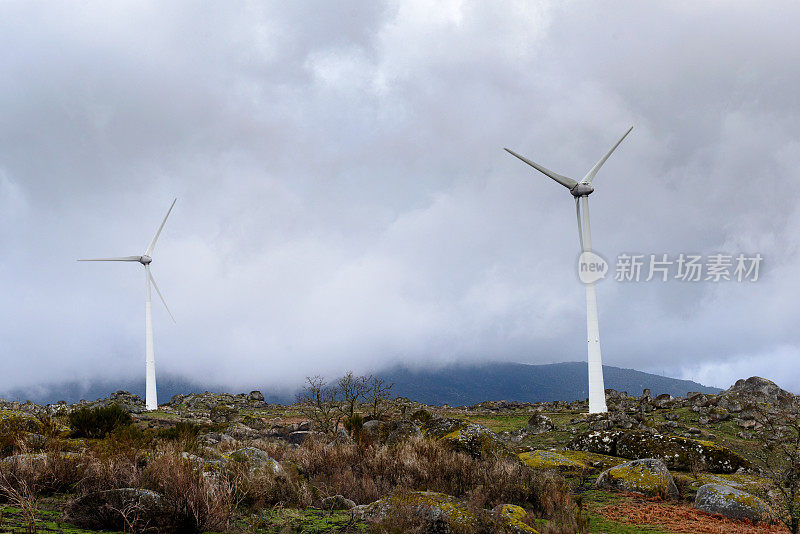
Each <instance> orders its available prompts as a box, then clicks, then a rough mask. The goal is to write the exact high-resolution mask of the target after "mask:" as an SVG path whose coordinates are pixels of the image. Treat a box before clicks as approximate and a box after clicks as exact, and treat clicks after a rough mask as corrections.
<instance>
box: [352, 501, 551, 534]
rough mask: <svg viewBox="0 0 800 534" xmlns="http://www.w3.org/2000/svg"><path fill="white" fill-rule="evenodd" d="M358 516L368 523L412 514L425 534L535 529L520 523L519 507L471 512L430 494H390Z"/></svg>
mask: <svg viewBox="0 0 800 534" xmlns="http://www.w3.org/2000/svg"><path fill="white" fill-rule="evenodd" d="M361 513H362V515H363V517H364V518H365V519H367V520H368V521H376V522H384V523H386V522H391V521H392V517H395V516H403V515H406V514H409V513H411V514H412V515H414V516H416V517H417V519H418V520H419V521H420V523H421V524H423V525H424V527H425V532H428V533H431V534H451V533H452V534H454V533H461V532H497V533H502V534H512V533H513V534H536V530H534V529H533V528H531V527H530V526H528V525H526V524H525V523H524V522H523V521H522V519H524V517H525V516H526V512H525V510H524V509H523V508H520V507H519V506H514V505H509V504H506V505H503V506H501V507H498V508H496V509H495V510H494V511H489V510H472V509H470V508H469V507H468V506H467V505H466V503H464V502H463V501H461V500H459V499H456V498H455V497H452V496H450V495H446V494H444V493H436V492H432V491H411V492H398V493H393V494H391V495H388V496H386V497H383V498H382V499H379V500H377V501H375V502H373V503H372V504H370V505H367V506H365V507H364V508H363V510H362V512H361Z"/></svg>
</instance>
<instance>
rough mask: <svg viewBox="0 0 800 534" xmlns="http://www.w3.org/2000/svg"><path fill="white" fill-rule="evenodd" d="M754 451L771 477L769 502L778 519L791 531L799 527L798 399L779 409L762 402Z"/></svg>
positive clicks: (799, 454)
mask: <svg viewBox="0 0 800 534" xmlns="http://www.w3.org/2000/svg"><path fill="white" fill-rule="evenodd" d="M758 413H759V416H758V422H759V423H760V426H759V428H758V430H757V431H756V439H757V440H758V442H759V445H760V447H759V448H758V450H757V451H756V453H755V456H756V459H757V461H758V464H759V467H760V468H761V471H762V473H763V474H764V475H765V476H766V477H767V478H768V479H769V481H770V486H771V492H770V495H769V497H770V499H769V500H770V501H771V502H772V503H774V510H775V512H776V514H777V515H778V519H780V521H781V522H783V523H784V524H785V525H786V526H787V527H789V529H790V530H791V532H792V534H798V529H799V528H800V403H799V402H798V399H797V398H794V399H792V400H791V401H788V402H783V403H782V405H781V406H780V407H779V408H775V407H770V406H769V405H766V404H765V405H762V407H761V408H760V410H759V411H758Z"/></svg>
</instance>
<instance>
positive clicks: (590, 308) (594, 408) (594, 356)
mask: <svg viewBox="0 0 800 534" xmlns="http://www.w3.org/2000/svg"><path fill="white" fill-rule="evenodd" d="M631 130H633V126H631V127H630V128H628V131H627V132H625V135H623V136H622V137H620V139H619V141H617V143H616V144H615V145H614V146H612V147H611V150H609V151H608V152H606V154H605V155H604V156H603V157H602V158H600V161H598V162H597V163H596V164H595V166H594V167H592V169H591V170H590V171H589V172H588V173H586V176H584V177H583V179H582V180H581V181H580V182H577V181H575V180H573V179H572V178H567V177H566V176H561V175H560V174H556V173H554V172H553V171H551V170H548V169H545V168H544V167H542V166H541V165H538V164H536V163H534V162H533V161H531V160H529V159H527V158H524V157H522V156H520V155H519V154H517V153H516V152H513V151H511V150H509V149H507V148H506V149H505V150H506V152H508V153H509V154H511V155H512V156H516V157H517V158H519V159H521V160H522V161H524V162H525V163H527V164H528V165H530V166H531V167H533V168H534V169H536V170H537V171H539V172H541V173H542V174H544V175H546V176H548V177H550V178H552V179H553V180H555V181H556V182H558V183H559V184H561V185H563V186H564V187H566V188H567V189H569V192H570V193H572V196H573V197H575V213H576V214H577V216H578V235H579V236H580V241H581V252H582V253H583V252H591V251H592V231H591V227H590V225H589V195H591V194H592V192H593V191H594V188H593V187H592V180H594V177H595V175H596V174H597V171H599V170H600V167H602V166H603V163H605V162H606V160H607V159H608V157H609V156H610V155H611V153H612V152H614V150H615V149H616V148H617V147H618V146H619V144H620V143H621V142H622V140H623V139H625V137H626V136H627V135H628V134H629V133H631ZM585 285H586V340H587V342H588V350H589V413H604V412H607V411H608V408H607V407H606V394H605V386H604V384H603V360H602V358H601V356H600V327H599V325H598V322H597V292H596V291H595V287H594V282H589V283H587V284H585Z"/></svg>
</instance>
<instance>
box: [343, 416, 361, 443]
mask: <svg viewBox="0 0 800 534" xmlns="http://www.w3.org/2000/svg"><path fill="white" fill-rule="evenodd" d="M363 428H364V418H363V417H361V415H360V414H357V413H354V414H353V415H351V416H350V417H346V418H345V420H344V429H345V430H347V433H348V434H350V437H352V438H354V439H359V438H360V437H361V430H362V429H363Z"/></svg>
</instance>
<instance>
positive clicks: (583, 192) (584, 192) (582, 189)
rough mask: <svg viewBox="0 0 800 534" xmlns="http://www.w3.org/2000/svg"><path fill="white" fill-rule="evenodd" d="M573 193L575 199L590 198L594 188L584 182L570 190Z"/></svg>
mask: <svg viewBox="0 0 800 534" xmlns="http://www.w3.org/2000/svg"><path fill="white" fill-rule="evenodd" d="M569 192H570V193H572V196H573V197H575V198H579V197H585V196H589V195H591V194H592V193H593V192H594V187H592V186H591V185H589V184H585V183H583V182H578V184H577V185H576V186H575V187H573V188H572V189H570V190H569Z"/></svg>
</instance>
